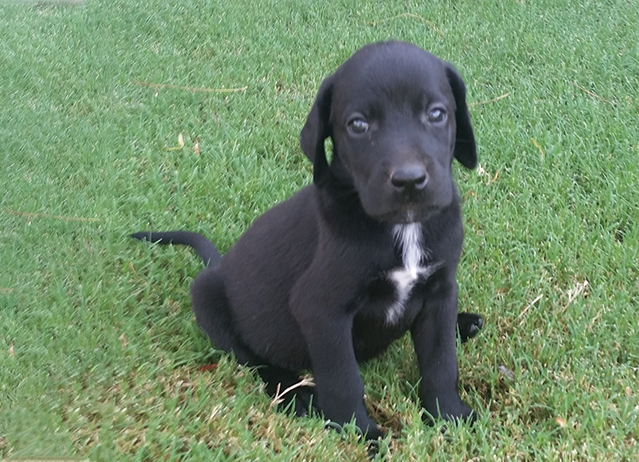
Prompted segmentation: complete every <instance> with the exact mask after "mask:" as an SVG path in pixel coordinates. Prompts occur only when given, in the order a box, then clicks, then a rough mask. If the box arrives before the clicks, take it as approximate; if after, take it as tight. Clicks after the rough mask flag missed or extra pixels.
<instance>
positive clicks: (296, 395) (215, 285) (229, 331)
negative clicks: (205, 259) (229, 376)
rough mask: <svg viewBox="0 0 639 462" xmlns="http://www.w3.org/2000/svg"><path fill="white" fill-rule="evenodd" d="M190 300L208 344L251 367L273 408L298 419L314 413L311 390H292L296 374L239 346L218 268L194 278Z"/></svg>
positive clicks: (239, 341)
mask: <svg viewBox="0 0 639 462" xmlns="http://www.w3.org/2000/svg"><path fill="white" fill-rule="evenodd" d="M191 299H192V304H193V310H194V311H195V318H196V319H197V323H198V325H199V326H200V328H202V330H204V332H206V334H207V335H208V336H209V339H210V340H211V343H212V344H213V345H214V346H215V347H216V348H219V349H220V350H224V351H227V352H229V353H233V355H235V359H236V360H237V361H238V362H239V363H240V364H242V365H244V366H249V367H255V368H256V370H257V373H258V374H259V375H260V377H261V378H262V380H263V381H264V383H265V384H266V392H267V393H268V394H269V396H271V397H272V398H274V399H276V400H277V401H278V405H277V407H279V408H280V409H287V410H289V409H290V410H292V411H293V412H294V413H295V415H297V416H300V417H301V416H306V415H308V414H309V412H312V411H314V410H315V408H314V407H313V388H312V386H309V385H303V386H296V385H298V384H299V383H300V378H299V376H298V374H297V373H295V372H293V371H289V370H286V369H282V368H280V367H276V366H273V365H270V364H268V362H267V361H264V360H263V359H262V358H260V357H259V356H257V355H256V354H254V353H253V352H251V351H250V350H249V349H248V348H247V347H246V346H245V345H244V344H243V343H242V341H241V340H240V338H239V337H238V335H237V334H236V332H235V330H234V327H233V321H232V319H231V312H230V309H229V305H228V300H227V298H226V293H225V289H224V281H223V280H222V277H221V275H220V274H219V269H218V267H209V268H206V269H205V270H203V271H202V272H201V273H200V274H198V276H197V277H196V278H195V281H194V282H193V286H192V287H191ZM287 390H288V392H287V393H284V392H285V391H287ZM290 406H293V407H292V408H291V407H290Z"/></svg>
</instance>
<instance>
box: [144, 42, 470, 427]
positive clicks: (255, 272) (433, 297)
mask: <svg viewBox="0 0 639 462" xmlns="http://www.w3.org/2000/svg"><path fill="white" fill-rule="evenodd" d="M465 92H466V90H465V87H464V83H463V81H462V79H461V77H460V76H459V74H458V73H457V71H456V70H455V69H454V68H453V67H452V66H451V65H450V64H448V63H446V62H444V61H441V60H439V59H438V58H436V57H435V56H433V55H432V54H430V53H428V52H426V51H423V50H421V49H419V48H417V47H415V46H413V45H410V44H407V43H402V42H383V43H376V44H371V45H368V46H366V47H364V48H362V49H361V50H359V51H358V52H357V53H355V54H354V55H353V56H352V57H351V58H350V59H349V60H348V61H346V62H345V63H344V64H343V65H342V66H341V67H340V68H339V69H337V71H336V72H335V73H334V74H333V75H331V76H329V77H328V78H327V79H326V80H325V81H324V82H323V83H322V85H321V87H320V90H319V92H318V95H317V98H316V100H315V103H314V105H313V107H312V109H311V111H310V114H309V116H308V119H307V121H306V124H305V125H304V128H303V130H302V133H301V140H300V141H301V146H302V149H303V151H304V153H305V154H306V156H307V157H308V158H309V159H310V160H311V161H312V162H313V166H314V167H313V184H312V185H309V186H307V187H305V188H303V189H302V190H301V191H299V192H298V193H297V194H296V195H294V196H293V197H291V198H290V199H288V200H287V201H285V202H283V203H281V204H279V205H276V206H275V207H273V208H272V209H271V210H269V211H267V212H266V213H265V214H264V215H262V216H260V217H259V218H258V219H257V220H256V221H255V222H254V223H253V225H252V226H251V227H250V228H249V229H248V230H247V231H246V233H245V234H244V235H242V236H241V237H240V239H239V240H238V241H237V242H236V243H235V245H234V246H233V247H232V248H231V249H230V250H229V251H228V252H227V253H226V254H225V255H224V257H220V256H219V253H218V252H217V250H216V249H215V247H214V246H213V244H211V243H210V242H209V241H208V240H206V238H204V237H203V236H200V235H197V234H194V233H185V232H181V231H178V232H168V233H155V232H154V233H148V232H142V233H136V234H134V235H133V237H135V238H137V239H146V240H150V241H153V242H161V243H177V244H185V245H190V246H192V247H194V248H195V249H196V250H197V251H198V253H199V254H200V256H201V257H202V259H203V260H204V261H205V262H206V263H209V266H208V267H207V268H206V269H204V270H203V271H202V272H201V273H200V274H199V275H198V276H197V278H196V279H195V281H194V283H193V287H192V291H191V294H192V302H193V309H194V311H195V315H196V318H197V321H198V324H199V325H200V326H201V327H202V329H204V331H205V332H206V333H207V334H208V336H209V337H210V339H211V341H212V343H213V344H214V345H215V346H216V347H217V348H220V349H223V350H225V351H228V352H232V353H233V354H234V355H235V356H236V358H237V359H238V361H239V362H241V363H243V364H247V365H250V366H259V367H258V371H259V373H260V375H261V376H262V378H264V380H265V381H266V382H267V389H268V391H269V392H270V393H272V394H273V393H275V391H276V388H277V385H278V383H279V384H281V386H280V388H281V389H282V390H283V389H285V388H287V387H288V386H290V385H293V384H295V383H296V382H297V381H298V374H299V372H300V371H303V370H311V371H312V373H313V376H314V380H315V383H316V386H315V388H308V387H304V388H298V389H297V390H296V392H295V393H292V394H291V395H289V398H290V397H292V396H296V398H297V399H296V401H295V405H296V411H297V413H298V414H304V413H305V411H306V410H308V409H309V407H308V406H309V405H310V403H311V398H312V400H313V405H314V406H315V408H316V409H318V410H319V411H321V412H322V413H323V415H324V416H325V418H327V419H329V420H330V421H332V422H335V423H337V424H340V425H341V424H343V423H346V422H350V421H351V420H352V418H353V417H355V419H356V423H357V425H358V426H359V428H360V429H361V430H362V431H363V432H364V433H365V434H366V436H367V438H369V439H375V438H378V437H380V436H383V434H384V432H383V431H382V430H381V429H380V428H379V427H378V426H377V425H376V424H375V422H373V420H372V419H371V418H370V417H369V416H368V414H367V412H366V409H365V407H364V401H363V394H364V385H363V382H362V379H361V377H360V374H359V370H358V365H357V363H358V361H366V360H368V359H371V358H373V357H375V356H377V355H379V354H380V353H381V352H383V351H384V350H385V349H386V348H387V347H388V346H389V345H390V344H391V342H393V341H394V340H396V339H397V338H399V337H400V336H402V335H403V334H404V333H405V332H406V331H410V333H411V335H412V338H413V342H414V346H415V350H416V353H417V358H418V362H419V367H420V372H421V376H422V380H421V384H420V395H421V399H422V403H423V406H424V408H425V409H426V411H428V413H429V414H430V415H432V416H434V417H438V416H441V417H444V418H446V419H459V418H468V417H471V416H472V412H471V409H470V408H469V407H468V406H467V405H466V404H465V403H463V402H462V400H461V399H460V397H459V394H458V391H457V376H458V369H457V358H456V352H455V338H456V330H457V329H458V332H459V335H460V337H461V340H462V341H465V340H466V339H468V338H470V337H473V336H474V335H475V334H476V333H477V332H478V330H479V329H480V328H481V327H482V319H481V317H480V316H478V315H475V314H470V313H462V314H459V315H458V314H457V284H456V281H455V273H456V269H457V264H458V261H459V256H460V252H461V247H462V241H463V229H462V221H461V212H460V201H459V196H458V193H457V190H456V188H455V185H454V184H453V181H452V178H451V164H452V161H453V159H454V158H456V159H457V160H458V161H459V162H460V163H461V164H462V165H464V166H465V167H467V168H473V167H475V165H476V163H477V153H476V148H475V140H474V135H473V130H472V126H471V124H470V115H469V112H468V108H467V105H466V100H465ZM442 114H443V116H442ZM327 138H330V139H331V141H332V147H333V157H332V159H331V162H330V164H329V162H328V161H327V157H326V153H325V148H324V143H325V140H326V139H327ZM407 223H420V227H421V241H422V243H423V246H424V247H425V248H426V249H427V252H426V254H425V257H424V258H423V259H422V260H421V261H420V264H421V265H424V266H429V265H432V266H430V267H431V268H432V269H433V273H432V274H431V275H429V276H428V277H421V278H420V279H418V280H417V282H416V283H415V285H414V286H413V288H412V290H411V291H410V296H409V298H408V299H407V301H406V302H405V303H404V309H403V310H402V311H401V313H400V315H399V316H398V319H396V320H395V321H394V322H389V320H388V317H387V310H388V308H389V306H390V305H391V304H392V303H393V301H394V300H395V299H396V298H397V297H398V293H399V292H398V291H399V289H396V288H395V286H394V285H393V283H392V282H391V280H390V278H389V274H391V271H393V270H394V269H397V268H399V267H402V265H403V264H404V262H403V260H402V253H401V249H399V248H398V245H397V243H396V242H395V241H394V236H393V232H392V229H393V226H395V225H402V224H407Z"/></svg>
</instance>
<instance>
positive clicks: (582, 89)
mask: <svg viewBox="0 0 639 462" xmlns="http://www.w3.org/2000/svg"><path fill="white" fill-rule="evenodd" d="M570 83H571V84H573V85H574V86H575V87H577V88H579V89H580V90H581V91H584V92H586V93H588V94H589V95H590V96H592V97H594V98H597V99H598V100H600V101H603V102H604V103H608V104H611V105H613V106H614V105H615V104H614V103H613V102H612V101H608V100H607V99H605V98H602V97H601V96H599V95H598V94H597V93H594V92H592V91H590V90H588V89H587V88H584V87H582V86H581V85H577V84H576V83H575V82H570Z"/></svg>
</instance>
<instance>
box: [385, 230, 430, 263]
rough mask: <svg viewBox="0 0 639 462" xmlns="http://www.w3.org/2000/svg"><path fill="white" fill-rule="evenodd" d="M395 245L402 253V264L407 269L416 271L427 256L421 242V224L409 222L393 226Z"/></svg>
mask: <svg viewBox="0 0 639 462" xmlns="http://www.w3.org/2000/svg"><path fill="white" fill-rule="evenodd" d="M393 237H394V238H395V245H396V246H397V248H398V250H400V251H401V253H402V264H403V265H404V267H405V268H406V269H408V270H412V271H415V272H417V270H418V269H419V268H420V266H421V262H422V259H423V258H424V257H426V256H427V252H426V249H425V248H424V246H423V244H422V225H421V224H419V223H410V224H407V225H395V226H393Z"/></svg>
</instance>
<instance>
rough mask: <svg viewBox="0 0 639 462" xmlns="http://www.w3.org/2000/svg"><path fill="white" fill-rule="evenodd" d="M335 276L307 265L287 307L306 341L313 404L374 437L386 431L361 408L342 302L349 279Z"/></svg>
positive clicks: (349, 322)
mask: <svg viewBox="0 0 639 462" xmlns="http://www.w3.org/2000/svg"><path fill="white" fill-rule="evenodd" d="M325 275H330V277H331V279H332V281H331V282H332V283H333V285H326V284H325V282H329V281H325V280H324V279H325V278H324V277H323V276H325ZM339 279H340V278H339V277H338V278H335V274H334V273H333V274H331V273H326V272H324V271H319V272H316V268H313V267H311V268H310V269H309V270H308V271H307V272H306V273H305V274H304V276H302V277H301V278H300V280H298V282H297V284H296V286H295V288H294V289H293V293H292V294H291V309H292V312H293V314H294V316H295V318H296V319H297V321H298V323H299V325H300V328H301V330H302V333H303V335H304V338H305V340H306V344H307V346H308V351H309V354H310V358H311V365H312V372H313V376H314V380H315V396H316V399H317V403H316V405H317V407H318V408H319V409H320V410H321V411H322V412H323V414H324V417H325V418H326V419H328V420H330V421H332V422H335V423H337V424H339V425H344V424H346V423H349V422H351V421H352V420H353V418H355V423H356V425H357V427H358V428H359V429H360V430H361V431H362V433H364V435H365V437H366V439H369V440H374V439H377V438H380V437H383V436H384V432H383V431H382V430H381V429H380V428H379V427H378V426H377V425H376V424H375V422H374V421H373V420H372V419H371V418H370V417H369V416H368V414H367V412H366V409H365V407H364V383H363V381H362V378H361V376H360V374H359V367H358V365H357V360H356V358H355V351H354V349H353V338H352V328H353V315H352V314H351V313H348V312H347V311H346V309H345V306H344V304H345V300H344V297H343V296H344V294H346V293H348V289H347V288H348V287H349V284H348V282H347V280H348V279H349V278H348V277H344V279H342V280H341V281H340V280H339ZM344 283H345V284H344ZM350 287H353V286H352V285H350Z"/></svg>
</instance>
